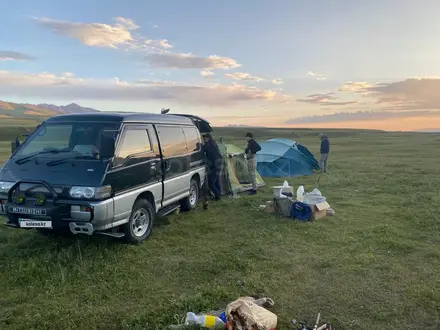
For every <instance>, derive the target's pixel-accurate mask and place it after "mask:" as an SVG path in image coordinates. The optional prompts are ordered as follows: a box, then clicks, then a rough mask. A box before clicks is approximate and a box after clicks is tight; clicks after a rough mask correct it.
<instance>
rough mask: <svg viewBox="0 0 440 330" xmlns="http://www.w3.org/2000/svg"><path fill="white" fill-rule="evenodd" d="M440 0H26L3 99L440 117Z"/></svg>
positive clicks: (352, 117)
mask: <svg viewBox="0 0 440 330" xmlns="http://www.w3.org/2000/svg"><path fill="white" fill-rule="evenodd" d="M439 13H440V1H438V0H418V1H413V0H370V1H366V0H358V1H352V0H272V1H263V0H239V1H237V0H234V1H233V0H223V1H208V0H182V1H177V0H161V1H143V0H130V1H125V2H124V1H107V0H87V1H86V0H75V1H71V0H64V1H56V0H38V1H35V0H20V1H10V2H8V5H7V6H3V7H2V14H1V21H2V23H1V30H0V99H1V100H4V101H12V102H26V103H54V104H66V103H71V102H76V103H79V104H81V105H83V106H88V107H94V108H97V109H100V110H109V111H117V110H123V111H144V112H159V111H160V109H161V108H164V107H166V108H171V111H172V112H173V111H174V112H186V113H193V114H196V115H200V116H203V117H205V118H207V119H209V120H210V121H212V122H213V123H214V124H216V125H228V124H249V125H265V126H292V127H298V126H301V127H302V126H308V127H328V128H330V127H360V128H377V129H387V130H414V129H427V128H430V129H432V128H440V60H439V58H440V57H439V55H440V38H439V37H438V36H439V35H440V19H439Z"/></svg>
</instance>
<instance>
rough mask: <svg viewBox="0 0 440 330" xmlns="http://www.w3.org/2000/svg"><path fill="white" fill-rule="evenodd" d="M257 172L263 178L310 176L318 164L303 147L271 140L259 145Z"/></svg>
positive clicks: (295, 143) (286, 140) (317, 167)
mask: <svg viewBox="0 0 440 330" xmlns="http://www.w3.org/2000/svg"><path fill="white" fill-rule="evenodd" d="M260 145H261V151H259V152H258V153H257V170H258V172H259V173H260V175H262V176H263V177H289V176H290V177H291V176H301V175H311V174H312V173H313V170H319V163H318V161H317V160H316V159H315V157H314V156H313V154H312V153H311V152H310V151H309V150H308V149H307V148H306V147H304V146H302V145H300V144H298V143H297V142H295V141H292V140H288V139H271V140H267V141H265V142H262V143H261V144H260Z"/></svg>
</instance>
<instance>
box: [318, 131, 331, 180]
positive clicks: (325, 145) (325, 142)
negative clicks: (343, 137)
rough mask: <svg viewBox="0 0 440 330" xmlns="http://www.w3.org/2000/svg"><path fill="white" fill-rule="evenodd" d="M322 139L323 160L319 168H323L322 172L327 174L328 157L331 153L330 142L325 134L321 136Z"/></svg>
mask: <svg viewBox="0 0 440 330" xmlns="http://www.w3.org/2000/svg"><path fill="white" fill-rule="evenodd" d="M319 137H320V138H321V159H320V161H319V166H320V167H321V172H324V173H327V171H328V155H329V153H330V141H329V139H328V137H327V135H325V134H324V133H321V134H319Z"/></svg>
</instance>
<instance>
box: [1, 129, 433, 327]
mask: <svg viewBox="0 0 440 330" xmlns="http://www.w3.org/2000/svg"><path fill="white" fill-rule="evenodd" d="M256 132H257V133H258V135H257V137H258V138H259V139H261V140H262V139H265V138H269V137H276V136H285V137H291V136H292V130H262V129H259V130H256ZM295 132H296V134H298V135H299V136H300V137H299V138H298V141H300V142H302V143H303V144H304V145H306V146H308V147H310V149H311V151H312V152H314V153H315V154H316V153H317V151H318V147H319V140H318V139H317V137H316V135H317V131H308V130H295ZM332 134H333V136H332ZM217 135H221V136H223V137H225V139H226V140H228V141H232V142H235V143H237V144H240V145H243V144H244V141H243V139H242V136H243V131H242V130H240V129H221V130H219V132H218V133H217ZM330 136H331V142H332V148H333V149H332V154H331V157H330V159H329V161H330V170H331V173H330V174H329V175H328V176H326V177H321V180H320V190H321V191H322V192H323V193H324V194H325V195H326V196H327V199H328V201H329V203H330V204H331V205H332V207H333V208H334V209H335V211H336V216H335V217H331V218H326V219H323V220H319V221H317V222H315V223H306V224H304V223H297V222H294V221H291V220H288V219H284V218H280V217H278V216H275V215H267V214H265V213H261V212H259V211H257V210H256V207H257V206H258V205H259V204H261V203H262V202H264V201H265V200H268V199H270V198H271V189H270V186H272V185H274V184H278V183H280V182H282V181H283V179H278V180H272V179H271V180H267V183H268V184H267V187H266V188H264V189H263V190H262V193H261V194H259V195H258V196H257V197H248V196H245V195H243V196H241V197H240V198H239V199H233V200H232V199H227V198H225V199H223V200H222V201H221V202H218V203H211V204H210V208H209V209H208V210H207V211H203V210H202V209H198V210H196V211H195V212H192V213H186V214H185V213H181V214H180V215H173V216H170V217H168V218H166V219H162V220H160V221H158V222H157V224H156V226H155V228H154V231H153V235H152V236H151V238H150V239H149V240H148V241H146V242H145V243H144V244H142V245H140V246H130V245H125V244H123V243H121V242H118V241H115V240H112V239H108V238H104V237H92V238H89V237H75V238H67V239H66V238H65V239H53V238H52V239H50V238H45V237H41V236H39V235H38V234H37V233H35V232H33V231H20V230H13V229H9V228H2V229H0V283H1V286H2V288H1V289H0V292H1V293H0V328H1V329H165V328H166V326H168V325H169V324H173V323H175V321H174V315H175V314H177V315H179V316H180V317H183V316H184V315H185V314H186V312H188V311H194V312H200V311H208V310H216V309H221V308H224V307H225V306H226V304H227V303H228V302H230V301H232V300H234V299H235V298H237V297H238V296H242V295H253V294H259V295H264V296H268V297H271V298H272V299H273V300H274V301H275V303H276V305H275V307H274V309H273V311H274V312H275V313H276V314H277V315H278V324H279V327H278V328H279V329H290V328H292V327H291V326H290V321H291V320H292V319H293V318H296V319H303V318H305V319H308V320H309V321H313V320H314V318H316V314H317V313H318V312H321V315H322V319H323V320H328V319H330V320H331V321H332V322H334V324H335V325H336V326H337V329H402V328H405V329H406V328H412V329H438V328H439V327H440V322H439V313H440V276H439V275H438V272H439V269H440V249H439V242H440V237H439V232H440V231H439V230H440V219H439V216H438V210H437V206H438V205H439V203H440V194H439V193H438V189H439V187H440V167H439V165H438V161H439V159H440V157H439V156H440V155H439V151H438V150H439V149H438V146H439V145H440V136H438V135H429V134H404V133H381V132H370V133H367V132H357V131H348V130H347V131H342V130H340V131H332V132H330ZM8 148H9V143H7V142H4V143H2V144H0V152H1V153H2V154H1V155H2V156H3V158H5V157H6V156H7V153H8ZM316 178H317V177H316V176H313V177H302V178H291V179H289V182H290V183H291V184H292V185H294V186H295V187H297V186H298V185H299V184H305V186H306V188H307V189H308V190H311V189H312V188H313V187H314V184H315V181H316Z"/></svg>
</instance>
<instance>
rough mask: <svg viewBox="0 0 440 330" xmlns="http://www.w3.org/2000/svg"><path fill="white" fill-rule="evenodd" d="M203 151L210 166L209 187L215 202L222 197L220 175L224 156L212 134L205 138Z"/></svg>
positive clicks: (206, 135)
mask: <svg viewBox="0 0 440 330" xmlns="http://www.w3.org/2000/svg"><path fill="white" fill-rule="evenodd" d="M203 140H204V142H205V143H204V145H203V151H204V153H205V156H206V160H207V165H208V185H209V189H210V190H211V191H212V193H213V194H214V197H215V200H219V199H220V196H221V189H220V174H221V166H222V158H223V157H222V154H221V152H220V149H219V147H218V145H217V143H216V142H215V141H214V140H213V138H212V136H211V134H209V133H208V134H205V135H204V136H203Z"/></svg>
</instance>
